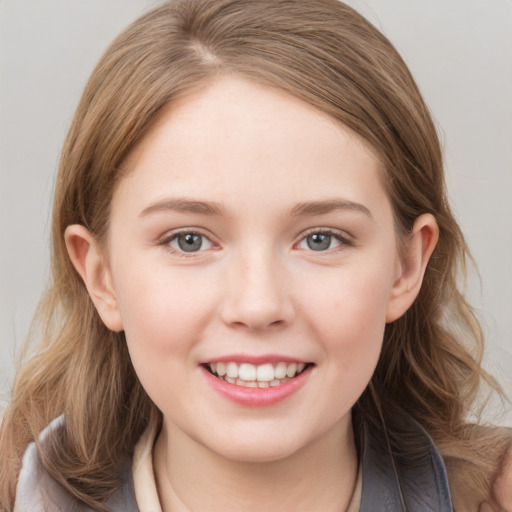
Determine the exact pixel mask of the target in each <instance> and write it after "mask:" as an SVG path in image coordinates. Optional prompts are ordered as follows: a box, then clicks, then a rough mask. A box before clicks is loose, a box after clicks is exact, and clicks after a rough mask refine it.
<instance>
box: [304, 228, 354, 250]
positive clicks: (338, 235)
mask: <svg viewBox="0 0 512 512" xmlns="http://www.w3.org/2000/svg"><path fill="white" fill-rule="evenodd" d="M311 235H325V236H329V237H332V238H334V239H335V240H337V241H338V242H339V246H338V247H333V248H332V249H326V250H325V251H315V250H313V249H309V251H310V252H312V253H315V252H316V253H330V252H332V251H336V250H340V249H342V248H343V247H354V246H355V242H354V240H353V239H352V238H351V237H350V235H348V234H346V233H345V232H344V231H339V230H336V229H329V228H311V229H308V230H307V231H306V232H305V233H303V234H302V235H301V238H300V239H299V241H298V242H297V243H296V244H295V245H296V246H297V245H299V244H300V243H301V242H303V241H305V240H306V239H307V238H308V237H309V236H311Z"/></svg>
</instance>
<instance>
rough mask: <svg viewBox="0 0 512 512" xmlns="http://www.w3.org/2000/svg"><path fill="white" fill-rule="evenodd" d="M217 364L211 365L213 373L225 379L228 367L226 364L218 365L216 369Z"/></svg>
mask: <svg viewBox="0 0 512 512" xmlns="http://www.w3.org/2000/svg"><path fill="white" fill-rule="evenodd" d="M214 365H215V363H212V364H211V365H210V368H211V369H212V372H213V373H216V374H217V375H218V376H219V377H224V375H226V365H225V364H224V363H217V364H216V365H215V366H216V369H215V368H214Z"/></svg>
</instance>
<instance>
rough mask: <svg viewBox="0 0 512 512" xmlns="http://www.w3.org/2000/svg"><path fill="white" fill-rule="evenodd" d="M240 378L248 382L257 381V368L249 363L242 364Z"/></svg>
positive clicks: (239, 372)
mask: <svg viewBox="0 0 512 512" xmlns="http://www.w3.org/2000/svg"><path fill="white" fill-rule="evenodd" d="M258 371H259V369H258ZM238 378H240V379H242V380H246V381H254V380H256V366H254V365H253V364H249V363H242V364H241V365H240V369H239V370H238ZM258 380H260V379H258Z"/></svg>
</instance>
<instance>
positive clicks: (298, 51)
mask: <svg viewBox="0 0 512 512" xmlns="http://www.w3.org/2000/svg"><path fill="white" fill-rule="evenodd" d="M230 74H233V75H237V76H242V77H245V78H248V79H250V80H254V81H257V82H259V83H262V84H266V85H270V86H273V87H277V88H279V89H281V90H283V91H286V92H287V93H289V94H291V95H293V96H295V97H297V98H299V99H301V100H303V101H305V102H306V103H308V104H310V105H312V106H314V107H316V108H317V109H319V110H320V111H322V112H324V113H326V114H328V115H329V116H331V117H332V118H334V119H336V120H338V121H339V122H341V123H343V124H344V125H346V126H348V127H350V128H351V129H352V130H354V131H355V132H356V133H357V134H359V135H360V136H361V137H363V138H364V139H365V140H366V141H368V142H369V143H370V144H371V146H372V147H373V148H374V149H375V151H376V153H377V155H378V157H379V159H380V162H381V166H382V172H383V173H384V176H385V180H384V181H385V184H386V187H387V191H388V194H389V198H390V200H391V203H392V205H393V210H394V215H395V222H396V229H397V233H398V237H399V238H400V239H405V238H406V237H407V234H408V233H409V232H410V230H411V228H412V225H413V223H414V221H415V219H416V218H417V217H418V216H419V215H421V214H424V213H431V214H433V215H434V216H435V218H436V220H437V223H438V226H439V233H440V236H439V242H438V245H437V247H436V249H435V252H434V254H433V256H432V258H431V261H430V262H429V264H428V267H427V270H426V273H425V277H424V282H423V286H422V288H421V291H420V293H419V296H418V297H417V299H416V301H415V302H414V304H413V305H412V307H411V308H410V309H409V310H408V311H407V312H406V313H405V314H404V315H403V316H402V317H401V318H399V319H398V320H396V321H395V322H393V323H391V324H389V325H387V326H386V329H385V334H384V342H383V348H382V353H381V356H380V360H379V362H378V365H377V368H376V371H375V374H374V376H373V378H372V381H371V384H370V386H369V388H368V389H367V390H366V391H365V392H364V393H363V395H362V396H361V398H360V400H359V401H358V404H357V407H356V408H357V410H358V411H359V412H358V414H361V415H362V416H365V417H367V418H369V419H370V420H372V419H373V420H375V421H380V420H381V419H382V418H381V415H386V414H387V416H386V417H385V418H384V419H385V420H386V424H387V428H388V430H389V431H390V434H391V435H392V434H393V429H394V428H395V425H396V422H397V421H399V419H397V418H393V417H391V415H390V414H389V413H387V412H386V411H388V410H389V411H394V410H396V409H406V410H407V411H408V412H409V413H410V414H412V416H414V417H415V418H416V419H417V420H418V421H419V422H420V423H421V424H422V425H423V426H424V427H425V429H426V430H427V431H428V433H429V434H430V435H431V436H432V438H433V439H434V441H435V442H436V444H437V446H438V447H439V449H440V451H441V453H442V454H443V456H444V458H445V461H446V462H447V469H448V472H449V476H450V481H451V482H453V481H454V480H455V479H460V480H461V481H464V479H467V478H469V481H471V482H472V485H473V486H474V488H475V489H477V490H478V492H479V493H480V495H482V496H486V495H487V493H488V492H489V486H490V482H491V480H492V478H493V476H494V474H495V473H496V471H497V468H498V465H499V462H500V455H499V454H500V453H502V451H503V450H504V448H505V437H504V436H503V435H502V434H499V432H498V431H492V433H491V432H490V431H489V430H486V429H484V428H482V427H478V426H475V425H471V424H470V423H469V422H468V416H469V414H470V413H471V412H472V411H473V407H474V405H475V403H476V399H477V397H478V392H479V390H480V388H481V385H482V383H484V384H488V385H490V386H491V387H493V386H495V383H494V381H493V380H492V378H491V377H490V376H488V375H487V374H486V373H485V372H484V371H483V370H482V368H481V365H480V361H481V356H482V350H483V340H482V333H481V330H480V327H479V324H478V322H477V320H476V318H475V316H474V314H473V313H472V310H471V308H470V307H469V305H468V304H467V303H466V301H465V300H464V298H463V295H462V294H461V292H460V291H459V288H458V283H460V278H461V276H462V277H464V275H465V271H466V263H467V262H468V261H470V257H469V253H468V249H467V247H466V244H465V241H464V238H463V235H462V233H461V231H460V229H459V227H458V225H457V223H456V221H455V219H454V216H453V214H452V212H451V210H450V207H449V205H448V202H447V194H446V189H445V183H444V176H443V158H442V152H441V148H440V143H439V139H438V136H437V133H436V129H435V126H434V123H433V121H432V119H431V116H430V113H429V110H428V108H427V106H426V105H425V103H424V101H423V99H422V97H421V94H420V92H419V90H418V87H417V86H416V84H415V82H414V80H413V78H412V76H411V74H410V72H409V70H408V68H407V66H406V65H405V63H404V62H403V60H402V59H401V57H400V56H399V54H398V53H397V51H396V50H395V49H394V47H393V46H392V44H391V43H390V42H389V41H388V40H387V39H386V38H385V37H384V36H383V35H382V34H381V33H380V32H379V31H378V30H377V29H376V28H375V27H373V26H372V25H371V24H370V23H369V22H368V21H367V20H365V19H364V18H363V17H362V16H361V15H359V14H358V13H356V12H355V11H354V10H353V9H351V8H350V7H348V6H346V5H344V4H343V3H341V2H339V1H337V0H309V1H307V2H305V1H302V0H176V1H172V2H168V3H165V4H162V5H161V6H158V7H157V8H155V9H154V10H152V11H150V12H148V13H147V14H145V15H143V16H142V17H141V18H139V19H138V20H137V21H135V22H134V23H133V24H132V25H130V26H129V27H128V28H127V29H126V30H125V31H124V32H123V33H122V34H121V35H120V36H119V37H118V38H117V39H116V40H115V41H114V42H113V43H112V44H111V46H110V47H109V48H108V49H107V51H106V53H105V54H104V55H103V57H102V58H101V60H100V61H99V63H98V65H97V67H96V69H95V70H94V72H93V74H92V76H91V77H90V79H89V82H88V84H87V86H86V88H85V91H84V93H83V96H82V99H81V101H80V104H79V106H78V109H77V111H76V114H75V117H74V120H73V122H72V125H71V128H70V130H69V134H68V136H67V139H66V141H65V144H64V148H63V151H62V157H61V161H60V169H59V174H58V178H57V182H56V190H55V198H54V208H53V218H52V278H51V283H50V285H49V287H48V290H47V291H46V294H45V296H44V297H43V300H42V301H41V303H40V305H39V308H38V311H37V313H36V320H37V322H36V323H35V324H34V326H35V327H34V329H33V332H32V338H34V339H36V340H37V344H36V346H35V348H31V352H30V358H28V359H27V358H26V360H25V362H24V363H23V366H22V367H21V369H20V370H19V372H18V374H17V378H16V381H15V385H14V390H13V397H12V401H11V402H10V405H9V406H8V408H7V410H6V412H5V414H4V418H3V422H2V427H1V433H0V453H2V457H1V461H0V509H2V510H9V509H10V508H11V507H12V504H13V501H14V494H15V486H16V480H17V475H18V472H19V469H20V465H21V458H22V455H23V452H24V450H25V448H26V446H27V444H28V443H29V442H31V441H33V440H37V435H38V433H39V432H40V431H41V429H42V428H44V426H46V425H47V424H48V423H49V422H50V421H51V419H53V418H55V417H57V416H59V415H61V414H64V415H65V418H66V421H65V424H64V426H63V427H62V429H61V430H60V431H59V435H58V436H53V437H50V438H49V439H48V441H47V442H45V443H44V446H42V445H41V446H39V452H40V457H41V462H42V464H43V466H44V468H45V469H46V470H47V471H48V472H49V473H50V474H51V475H52V476H53V477H54V478H55V479H56V480H57V481H58V482H60V484H61V485H63V486H64V487H65V488H66V489H67V490H68V491H70V492H71V493H72V494H73V495H74V496H76V497H78V498H79V499H80V500H83V501H84V502H85V503H87V504H88V505H89V506H91V507H92V508H95V509H97V510H105V505H104V503H105V500H106V499H107V498H108V497H109V496H110V495H111V494H112V493H113V492H114V491H115V489H116V487H117V486H118V485H119V482H118V481H117V471H116V470H117V468H118V466H119V463H120V461H121V460H122V459H123V458H125V457H126V456H129V455H130V453H131V452H132V450H133V447H134V445H135V444H136V442H137V440H138V438H139V436H140V435H141V433H142V432H143V431H144V429H145V428H147V427H148V426H149V425H152V424H157V423H158V422H159V421H161V414H160V412H159V411H158V410H157V408H156V406H155V405H154V404H153V403H152V402H151V400H150V399H149V397H148V396H147V395H146V393H145V391H144V389H143V388H142V386H141V384H140V382H139V380H138V379H137V376H136V375H135V372H134V369H133V367H132V364H131V361H130V357H129V354H128V351H127V348H126V343H125V339H124V334H123V333H122V332H121V333H114V332H111V331H109V330H108V329H107V328H106V327H105V325H104V324H103V323H102V322H101V320H100V318H99V315H98V314H97V312H96V310H95V308H94V306H93V303H92V301H91V299H90V298H89V296H88V293H87V291H86V289H85V286H84V284H83V282H82V281H81V279H80V277H79V275H78V274H77V272H76V271H75V270H74V268H73V266H72V264H71V262H70V259H69V257H68V254H67V251H66V247H65V243H64V231H65V229H66V227H67V226H69V225H71V224H82V225H84V226H86V227H87V228H88V229H89V230H90V231H91V232H92V233H93V234H94V236H95V237H96V238H97V239H98V240H99V241H100V242H101V241H103V242H104V241H106V239H107V237H108V229H109V209H110V204H111V201H112V196H113V193H114V191H115V189H116V184H117V183H118V182H119V181H120V180H121V179H122V178H123V171H122V170H121V169H122V163H123V161H124V159H125V158H126V157H127V155H128V154H129V153H130V151H131V150H132V149H133V148H134V147H135V146H136V145H137V143H139V142H140V141H141V139H142V138H143V137H144V135H145V134H146V133H147V132H148V130H149V129H150V128H151V127H152V126H153V125H154V123H155V120H156V119H157V118H158V116H159V114H160V112H161V111H162V109H163V107H164V106H166V105H167V104H169V103H170V102H173V101H175V100H176V99H177V98H179V97H183V96H184V95H186V94H187V93H189V92H190V91H191V90H193V89H196V88H198V87H202V86H205V85H207V84H208V83H209V82H211V81H212V80H214V79H215V77H216V76H225V75H230ZM388 406H389V407H388ZM98 432H101V435H98V434H97V433H98ZM496 432H498V433H496Z"/></svg>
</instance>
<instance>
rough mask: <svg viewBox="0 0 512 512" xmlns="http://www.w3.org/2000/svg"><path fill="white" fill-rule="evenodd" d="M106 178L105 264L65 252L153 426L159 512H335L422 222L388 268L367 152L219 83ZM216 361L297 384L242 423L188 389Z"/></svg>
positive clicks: (271, 95) (430, 221)
mask: <svg viewBox="0 0 512 512" xmlns="http://www.w3.org/2000/svg"><path fill="white" fill-rule="evenodd" d="M123 169H124V170H125V171H126V172H127V174H126V177H124V178H123V179H122V180H121V182H120V184H119V187H118V188H117V190H116V192H115V194H114V197H113V201H112V211H111V219H110V232H109V240H108V247H107V250H106V251H105V250H102V248H100V247H99V246H98V245H97V243H96V241H95V239H94V237H93V236H92V235H91V233H89V232H88V231H87V230H86V229H85V228H84V227H83V226H78V225H75V226H70V227H68V229H67V231H66V242H67V245H68V249H69V253H70V256H71V259H72V261H73V263H74V264H75V267H76V268H77V270H78V271H79V273H80V274H81V276H82V277H83V279H84V282H85V283H86V286H87V288H88V290H89V293H90V295H91V297H92V299H93V301H94V303H95V305H96V307H97V309H98V312H99V314H100V316H101V317H102V319H103V321H104V322H105V324H106V325H107V327H109V328H110V329H112V330H115V331H120V330H124V331H125V334H126V340H127V343H128V348H129V350H130V354H131V357H132V361H133V364H134V367H135V370H136V372H137V374H138V376H139V379H140V380H141V383H142V385H143V386H144V388H145V389H146V391H147V393H148V394H149V396H150V397H151V399H152V400H153V401H154V402H155V404H156V405H157V406H158V407H159V409H160V410H161V411H162V413H163V418H164V422H163V429H162V432H161V434H160V436H159V438H158V440H157V442H156V445H155V448H154V453H153V457H154V458H153V462H154V469H155V475H156V479H157V484H158V491H159V495H160V500H161V502H162V508H163V510H164V511H169V510H173V511H182V510H184V511H185V510H193V511H194V512H198V511H203V510H205V511H206V510H208V511H211V510H223V511H228V512H229V511H231V510H246V511H252V510H261V509H262V508H263V507H264V506H267V507H270V508H271V509H272V510H275V511H280V510H288V511H289V510H296V511H306V510H308V511H309V510H323V511H326V512H328V511H331V510H332V511H339V510H345V508H346V506H347V504H348V502H349V501H350V498H351V496H352V492H353V489H354V485H355V480H356V474H357V466H358V462H357V455H356V451H355V446H354V439H353V432H352V424H351V414H350V410H351V408H352V406H353V404H354V403H355V402H356V400H357V398H358V397H359V396H360V394H361V393H362V392H363V390H364V388H365V387H366V385H367V383H368V381H369V379H370V377H371V375H372V373H373V371H374V368H375V366H376V364H377V360H378V357H379V354H380V350H381V344H382V337H383V331H384V327H385V324H386V323H387V322H392V321H394V320H395V319H397V318H398V317H399V316H401V315H402V314H403V313H404V312H405V311H406V310H407V308H408V307H409V306H410V305H411V304H412V302H413V301H414V299H415V297H416V296H417V293H418V291H419V289H420V286H421V281H422V278H423V273H424V270H425V266H426V264H427V262H428V259H429V257H430V255H431V253H432V251H433V249H434V247H435V244H436V242H437V237H438V230H437V225H436V222H435V220H434V218H433V217H432V216H430V215H423V216H421V217H419V218H418V219H417V221H416V223H415V225H414V228H413V231H412V233H411V235H410V238H409V239H408V240H407V241H406V251H405V256H403V257H400V255H399V252H398V250H397V240H396V238H395V226H394V223H393V213H392V209H391V204H390V202H389V199H388V197H387V195H386V193H385V189H384V186H383V184H382V171H381V169H380V164H379V161H378V159H377V157H376V156H375V154H374V152H373V151H372V148H370V147H369V146H368V145H367V144H366V143H365V142H364V141H363V140H361V139H360V138H359V137H358V136H356V135H355V134H354V133H352V132H351V131H350V130H349V129H348V128H347V127H345V126H343V125H341V124H339V123H337V122H335V121H333V120H332V119H330V118H329V117H327V116H326V115H324V114H323V113H320V112H318V111H316V110H315V109H313V108H312V107H310V106H309V105H307V104H305V103H303V102H301V101H299V100H297V99H295V98H293V97H291V96H289V95H287V94H285V93H283V92H280V91H278V90H276V89H273V88H270V87H266V86H263V85H258V84H255V83H253V82H250V81H247V80H244V79H241V78H235V77H230V78H221V79H217V80H216V81H214V82H213V83H211V84H209V85H208V86H207V87H205V88H203V89H201V90H199V91H196V92H194V93H191V94H190V95H189V96H187V97H186V98H183V99H181V100H180V101H179V102H177V103H174V104H172V105H170V106H168V108H167V109H166V110H165V111H164V112H163V113H162V115H161V117H160V119H159V121H158V122H157V123H156V125H155V126H154V127H153V129H152V130H151V131H150V133H149V134H148V135H147V136H146V137H145V138H144V139H143V141H142V142H141V143H140V144H139V146H138V147H137V148H135V149H134V150H133V151H132V153H131V154H130V155H129V157H128V159H127V160H126V162H124V164H123ZM177 198H179V199H180V202H176V199H177ZM184 199H186V200H187V201H190V200H192V201H194V202H195V203H194V204H191V203H190V202H187V203H185V202H184ZM333 201H337V205H338V207H337V208H335V209H333V208H332V204H333ZM197 202H201V203H204V202H208V204H210V203H215V204H214V206H215V208H216V210H219V211H215V212H213V211H209V212H208V213H206V212H205V208H204V206H203V207H202V210H201V209H200V210H201V211H199V210H198V208H197ZM311 202H319V203H321V204H322V205H323V210H325V211H323V212H321V211H319V209H318V208H316V210H315V211H312V209H311V208H309V210H308V209H307V208H304V205H305V204H310V203H311ZM340 204H341V206H340ZM184 205H186V207H184ZM326 205H327V206H330V207H331V208H330V209H329V208H327V207H326ZM326 230H330V231H332V234H331V244H330V245H329V246H328V248H327V249H325V250H321V251H317V250H312V249H311V248H310V246H309V245H308V238H307V237H308V236H310V235H312V234H313V233H319V232H320V233H322V232H325V231H326ZM179 232H181V233H183V232H193V233H198V234H201V235H203V236H204V239H203V245H202V247H201V250H197V251H195V252H192V253H184V252H183V251H182V250H181V249H180V246H179V243H178V242H179V240H180V239H178V238H176V234H177V233H179ZM324 234H325V233H324ZM309 240H310V241H311V239H309ZM232 354H236V355H239V356H242V357H244V356H247V355H250V356H265V355H268V354H280V355H282V356H286V357H293V358H297V359H299V360H303V361H306V362H308V363H311V364H312V368H311V370H310V372H309V375H308V377H307V379H306V381H305V383H304V385H303V386H302V387H301V388H300V389H298V390H297V391H296V392H295V393H293V394H292V395H291V396H289V397H288V398H286V399H285V400H283V401H281V402H279V403H277V404H273V405H271V406H260V407H247V406H244V405H240V404H238V403H234V402H232V401H230V400H227V399H226V398H225V397H223V396H221V395H219V394H218V393H217V392H215V391H214V390H212V388H211V387H210V386H209V385H208V384H207V383H206V380H205V378H204V370H203V368H202V366H201V363H203V362H205V361H208V360H211V359H214V358H218V357H223V356H227V355H232Z"/></svg>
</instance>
